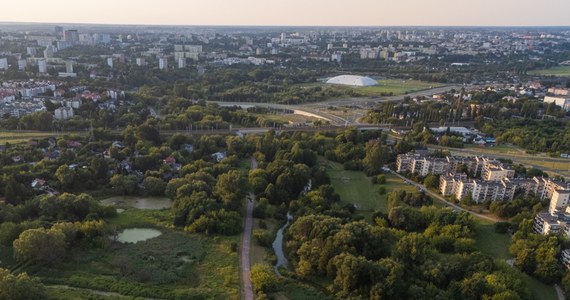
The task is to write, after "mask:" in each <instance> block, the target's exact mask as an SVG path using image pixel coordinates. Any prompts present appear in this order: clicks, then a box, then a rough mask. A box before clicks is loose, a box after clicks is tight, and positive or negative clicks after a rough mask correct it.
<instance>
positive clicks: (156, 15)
mask: <svg viewBox="0 0 570 300" xmlns="http://www.w3.org/2000/svg"><path fill="white" fill-rule="evenodd" d="M3 4H4V5H3V9H4V10H5V11H6V12H8V13H7V14H6V15H5V16H3V18H2V19H0V21H2V22H35V23H96V24H117V25H122V24H135V25H136V24H142V25H220V26H232V25H235V26H251V25H253V26H568V25H570V21H569V20H568V18H567V17H566V12H567V11H568V10H569V9H570V2H568V1H564V0H551V1H548V2H547V3H545V2H539V1H535V0H524V1H516V0H503V1H492V0H481V1H477V2H476V3H475V2H474V1H467V0H462V1H459V3H458V1H453V0H435V1H429V2H428V1H423V0H411V1H407V2H389V3H387V2H381V1H374V0H355V1H351V2H350V3H348V2H346V3H340V4H339V3H338V2H332V1H325V0H313V1H305V2H303V1H300V0H291V1H274V0H266V1H261V0H242V1H224V0H212V1H208V2H207V3H204V2H198V1H193V0H191V1H183V0H164V1H161V2H160V5H159V4H154V5H150V4H148V3H141V2H140V1H133V0H124V1H111V0H99V1H84V2H82V3H81V6H78V5H77V4H76V2H72V1H70V0H52V1H50V5H49V6H48V5H46V4H45V2H44V1H39V0H29V1H27V2H26V10H25V13H22V12H23V10H22V9H21V8H22V4H21V3H20V2H16V1H13V0H9V1H8V2H7V3H3ZM545 5H548V6H546V8H550V9H545V10H538V7H545ZM538 11H544V12H541V13H537V12H538ZM10 12H12V13H10ZM17 12H20V13H17Z"/></svg>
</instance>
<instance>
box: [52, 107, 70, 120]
mask: <svg viewBox="0 0 570 300" xmlns="http://www.w3.org/2000/svg"><path fill="white" fill-rule="evenodd" d="M71 117H73V108H71V107H60V108H58V109H56V110H55V111H54V118H55V119H56V120H67V119H69V118H71Z"/></svg>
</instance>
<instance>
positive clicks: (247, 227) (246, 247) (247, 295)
mask: <svg viewBox="0 0 570 300" xmlns="http://www.w3.org/2000/svg"><path fill="white" fill-rule="evenodd" d="M251 168H252V169H256V168H257V160H256V159H255V158H253V157H252V158H251ZM254 200H255V195H254V194H253V193H250V194H249V196H248V200H247V209H246V213H245V223H244V228H243V236H242V240H241V278H242V284H243V287H242V290H243V296H244V299H245V300H253V287H252V285H251V273H250V267H251V265H250V262H249V252H250V247H251V231H252V228H253V217H252V215H253V202H254Z"/></svg>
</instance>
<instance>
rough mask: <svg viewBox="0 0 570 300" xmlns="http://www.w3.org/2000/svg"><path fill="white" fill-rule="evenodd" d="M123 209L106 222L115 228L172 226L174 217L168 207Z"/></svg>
mask: <svg viewBox="0 0 570 300" xmlns="http://www.w3.org/2000/svg"><path fill="white" fill-rule="evenodd" d="M124 209H125V211H124V212H122V213H120V214H117V216H116V217H115V218H112V219H110V220H109V221H108V222H107V224H109V225H110V226H111V227H115V228H131V227H141V226H143V227H149V226H150V227H157V228H161V227H164V228H167V227H172V225H171V224H172V221H173V220H174V217H173V216H172V213H171V211H170V209H161V210H151V209H136V208H126V207H125V208H124Z"/></svg>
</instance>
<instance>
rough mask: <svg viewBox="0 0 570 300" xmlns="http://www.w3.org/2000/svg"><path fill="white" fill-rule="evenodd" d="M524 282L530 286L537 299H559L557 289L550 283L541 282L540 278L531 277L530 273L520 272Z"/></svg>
mask: <svg viewBox="0 0 570 300" xmlns="http://www.w3.org/2000/svg"><path fill="white" fill-rule="evenodd" d="M520 273H521V274H522V279H523V281H524V283H525V284H526V285H527V286H528V288H529V290H530V291H531V292H532V294H533V296H534V298H535V299H541V300H557V299H558V295H557V294H556V289H555V288H554V287H553V286H551V285H548V284H545V283H542V282H540V280H538V279H536V278H533V277H531V276H530V275H528V274H525V273H523V272H520Z"/></svg>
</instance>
